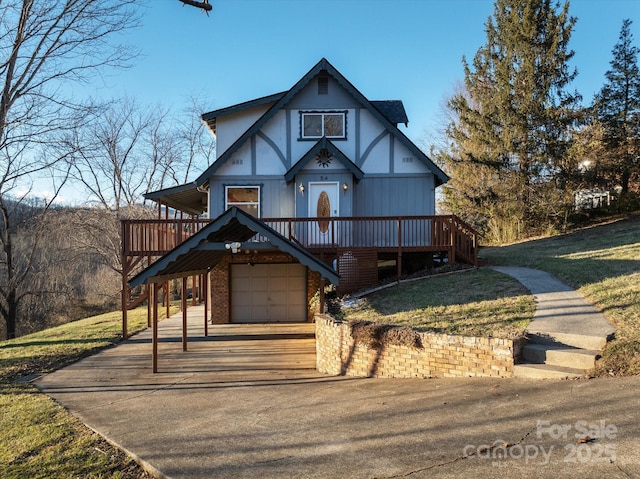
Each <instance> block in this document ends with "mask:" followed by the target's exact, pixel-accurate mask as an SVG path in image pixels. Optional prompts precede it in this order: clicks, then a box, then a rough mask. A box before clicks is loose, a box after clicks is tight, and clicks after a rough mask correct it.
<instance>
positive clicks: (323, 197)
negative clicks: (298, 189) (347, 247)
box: [309, 181, 340, 245]
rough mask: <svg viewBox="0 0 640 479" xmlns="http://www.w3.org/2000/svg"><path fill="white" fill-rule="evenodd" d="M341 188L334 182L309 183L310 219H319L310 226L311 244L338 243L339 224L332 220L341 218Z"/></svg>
mask: <svg viewBox="0 0 640 479" xmlns="http://www.w3.org/2000/svg"><path fill="white" fill-rule="evenodd" d="M339 186H340V185H339V183H338V182H332V181H328V182H311V183H309V217H311V218H316V217H317V218H318V221H314V222H313V223H311V224H310V225H309V237H310V238H309V243H310V244H314V245H318V244H327V245H330V244H334V243H336V242H337V241H338V231H337V222H336V221H330V218H332V217H337V216H339V215H338V211H340V210H339V204H338V200H339V198H340V197H339V195H338V192H339ZM324 218H326V220H325V219H324Z"/></svg>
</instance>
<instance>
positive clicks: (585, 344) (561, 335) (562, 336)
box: [527, 330, 607, 351]
mask: <svg viewBox="0 0 640 479" xmlns="http://www.w3.org/2000/svg"><path fill="white" fill-rule="evenodd" d="M527 337H528V338H529V342H530V343H537V344H548V345H554V346H564V347H567V346H571V347H574V348H580V349H589V350H595V351H600V350H601V349H602V348H604V347H605V345H606V344H607V337H606V336H593V335H587V334H575V333H566V332H549V331H544V332H542V331H531V330H528V331H527Z"/></svg>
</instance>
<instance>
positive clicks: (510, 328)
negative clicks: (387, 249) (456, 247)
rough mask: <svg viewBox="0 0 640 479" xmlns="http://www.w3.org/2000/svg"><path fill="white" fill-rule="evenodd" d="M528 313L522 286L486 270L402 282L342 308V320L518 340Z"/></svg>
mask: <svg viewBox="0 0 640 479" xmlns="http://www.w3.org/2000/svg"><path fill="white" fill-rule="evenodd" d="M534 313H535V302H534V300H533V297H532V296H531V295H530V294H529V292H528V291H527V290H526V289H525V288H524V286H522V285H521V284H520V283H519V282H518V281H516V280H515V279H513V278H511V277H510V276H506V275H503V274H501V273H497V272H495V271H491V270H487V269H481V270H467V271H463V272H459V273H456V274H449V275H443V276H437V275H436V276H428V277H426V278H424V279H420V280H416V281H413V282H406V283H402V284H399V285H396V286H392V287H389V288H386V289H383V290H380V291H377V292H376V293H373V294H370V295H368V296H366V297H364V298H362V299H361V300H360V301H359V302H358V304H357V306H354V307H349V308H344V309H343V314H344V319H345V320H347V321H358V320H366V321H373V322H376V323H386V324H398V325H403V326H410V327H412V328H415V329H418V330H421V331H434V332H437V333H446V334H456V335H465V336H484V337H488V336H493V337H502V338H515V337H518V336H521V335H522V333H523V332H524V329H525V328H526V327H527V325H528V324H529V321H530V319H531V318H532V317H533V314H534Z"/></svg>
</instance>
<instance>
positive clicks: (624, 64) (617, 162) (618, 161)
mask: <svg viewBox="0 0 640 479" xmlns="http://www.w3.org/2000/svg"><path fill="white" fill-rule="evenodd" d="M631 23H632V22H631V20H628V19H627V20H624V21H623V22H622V29H621V30H620V37H619V39H618V43H616V45H615V46H614V47H613V50H612V52H611V53H612V54H613V59H612V60H611V62H610V65H611V69H610V70H608V71H607V73H606V74H605V77H606V79H607V82H606V83H605V85H604V86H603V87H602V89H601V90H600V92H599V93H598V94H597V95H596V97H595V102H594V110H595V114H596V119H597V121H599V122H600V123H601V124H602V126H603V129H604V135H603V137H604V138H603V143H604V153H603V154H604V158H603V159H602V162H601V163H602V165H603V170H604V174H605V176H607V178H608V179H609V180H610V181H611V182H612V183H613V184H611V183H610V186H612V187H613V186H619V187H621V189H622V193H623V194H625V193H628V192H629V185H630V181H631V180H632V179H634V178H635V179H636V181H640V178H639V177H640V70H639V69H638V53H639V52H640V49H638V47H636V46H634V45H633V34H632V33H631V30H630V27H631Z"/></svg>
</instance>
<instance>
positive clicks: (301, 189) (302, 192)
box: [298, 183, 304, 194]
mask: <svg viewBox="0 0 640 479" xmlns="http://www.w3.org/2000/svg"><path fill="white" fill-rule="evenodd" d="M298 189H299V190H300V193H301V194H304V185H303V184H302V183H300V186H298Z"/></svg>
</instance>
